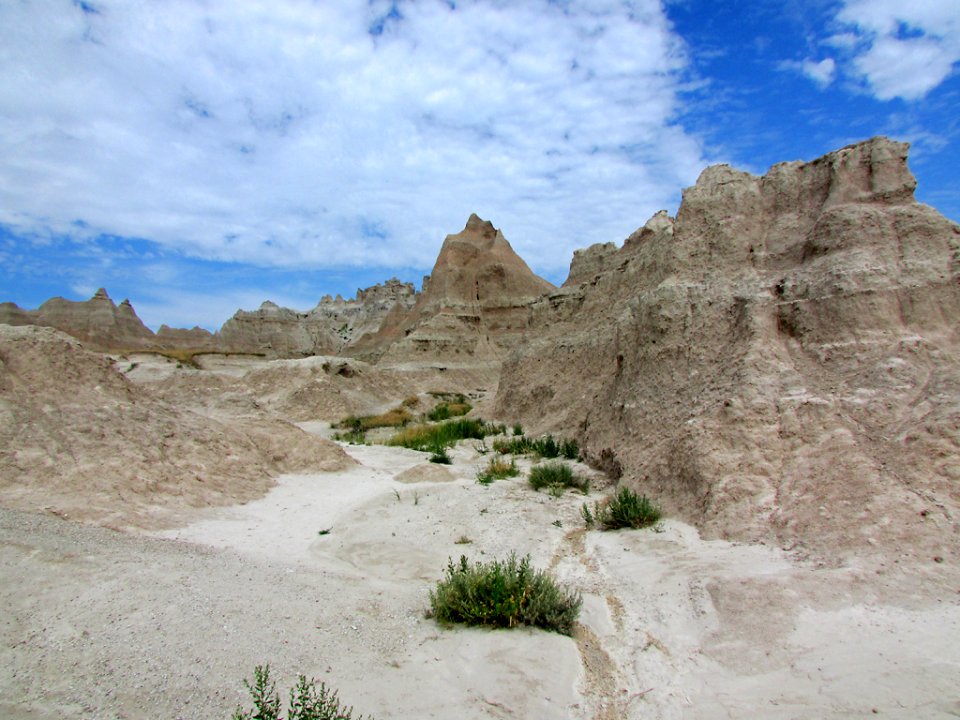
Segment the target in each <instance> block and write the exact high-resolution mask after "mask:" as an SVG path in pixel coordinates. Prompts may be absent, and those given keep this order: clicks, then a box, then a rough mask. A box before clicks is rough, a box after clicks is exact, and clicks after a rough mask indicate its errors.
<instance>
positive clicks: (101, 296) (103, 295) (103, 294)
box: [90, 288, 110, 300]
mask: <svg viewBox="0 0 960 720" xmlns="http://www.w3.org/2000/svg"><path fill="white" fill-rule="evenodd" d="M90 299H91V300H109V299H110V296H109V295H107V291H106V288H100V289H99V290H97V291H96V292H95V293H94V294H93V297H92V298H90Z"/></svg>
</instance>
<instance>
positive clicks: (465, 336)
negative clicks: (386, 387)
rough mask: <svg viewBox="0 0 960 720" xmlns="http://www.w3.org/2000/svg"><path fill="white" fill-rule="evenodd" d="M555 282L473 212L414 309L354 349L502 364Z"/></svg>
mask: <svg viewBox="0 0 960 720" xmlns="http://www.w3.org/2000/svg"><path fill="white" fill-rule="evenodd" d="M554 289H555V288H554V286H553V285H551V284H550V283H549V282H547V281H546V280H544V279H543V278H540V277H538V276H537V275H535V274H534V273H533V272H532V271H531V270H530V268H529V267H528V266H527V264H526V263H525V262H524V261H523V260H522V259H521V258H520V256H519V255H517V254H516V253H515V252H514V251H513V248H512V247H510V243H509V242H507V240H506V238H505V237H504V236H503V233H501V232H500V231H499V230H498V229H497V228H495V227H494V226H493V225H492V224H491V223H490V222H487V221H485V220H481V219H480V218H479V217H477V216H476V215H471V216H470V218H469V220H468V221H467V224H466V227H465V228H464V229H463V231H462V232H460V233H457V234H456V235H448V236H447V237H446V239H445V240H444V242H443V247H442V248H441V249H440V255H439V256H438V257H437V262H436V264H435V265H434V267H433V272H432V273H431V274H430V275H429V276H428V277H426V278H424V282H423V291H422V292H421V293H420V295H419V297H418V298H417V301H416V304H414V306H413V307H412V308H410V309H409V310H406V311H404V309H402V308H399V307H398V308H395V309H394V311H393V312H392V313H391V314H390V315H389V316H388V317H387V318H386V319H385V320H384V322H383V325H382V327H381V328H380V330H379V331H378V332H377V333H375V334H372V335H367V336H366V337H363V338H360V339H359V340H358V341H357V342H356V343H354V344H353V346H351V347H350V348H348V352H350V353H352V354H355V355H357V356H358V357H364V358H366V359H377V358H380V357H383V358H384V359H385V360H386V361H388V362H409V361H426V362H431V363H433V362H438V363H461V364H471V363H475V362H481V363H484V362H493V363H497V362H499V360H500V359H501V358H502V356H503V355H504V354H505V352H506V351H507V350H508V349H509V348H510V347H511V346H512V345H513V344H515V342H516V340H517V338H518V337H520V336H521V335H522V334H523V333H525V332H527V331H528V330H529V321H530V306H531V304H532V303H533V302H534V301H535V300H536V299H537V298H539V297H540V296H541V295H543V294H544V293H546V292H550V291H552V290H554Z"/></svg>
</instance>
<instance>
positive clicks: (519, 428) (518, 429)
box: [513, 423, 523, 435]
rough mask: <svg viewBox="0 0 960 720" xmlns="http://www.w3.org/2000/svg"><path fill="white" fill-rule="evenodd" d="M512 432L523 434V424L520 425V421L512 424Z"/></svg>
mask: <svg viewBox="0 0 960 720" xmlns="http://www.w3.org/2000/svg"><path fill="white" fill-rule="evenodd" d="M513 434H514V435H523V425H521V424H520V423H517V424H516V425H514V426H513Z"/></svg>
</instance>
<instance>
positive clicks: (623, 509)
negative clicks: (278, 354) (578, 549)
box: [580, 487, 663, 530]
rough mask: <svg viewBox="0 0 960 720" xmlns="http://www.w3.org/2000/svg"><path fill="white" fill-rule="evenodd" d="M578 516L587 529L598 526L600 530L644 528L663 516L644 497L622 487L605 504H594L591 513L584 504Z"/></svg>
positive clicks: (658, 509) (656, 507)
mask: <svg viewBox="0 0 960 720" xmlns="http://www.w3.org/2000/svg"><path fill="white" fill-rule="evenodd" d="M580 514H581V515H582V516H583V521H584V523H586V525H587V527H593V525H594V524H596V525H599V526H600V528H601V529H602V530H617V529H618V528H634V529H639V528H645V527H649V526H650V525H655V524H656V523H657V522H659V521H660V518H661V517H662V516H663V513H662V511H661V510H660V508H659V507H658V506H657V505H656V504H655V503H654V502H653V501H652V500H650V498H648V497H647V496H646V495H644V496H642V497H638V496H637V494H636V493H635V492H634V491H633V490H631V489H630V488H626V487H622V488H620V489H619V490H618V491H617V494H616V495H614V496H613V497H612V498H610V500H609V502H606V503H603V504H601V503H594V505H593V511H592V512H591V511H590V508H589V507H587V504H586V503H584V504H583V507H581V508H580Z"/></svg>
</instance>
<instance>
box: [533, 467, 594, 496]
mask: <svg viewBox="0 0 960 720" xmlns="http://www.w3.org/2000/svg"><path fill="white" fill-rule="evenodd" d="M530 487H532V488H533V489H534V490H542V489H543V488H547V489H548V490H549V491H550V492H551V494H553V495H554V496H557V497H558V496H560V495H562V494H563V491H564V489H566V488H568V487H572V488H577V489H578V490H580V491H582V492H587V491H588V489H589V481H588V480H586V478H581V477H578V476H577V475H575V474H574V472H573V470H571V469H570V466H569V465H566V464H564V463H562V462H549V463H544V464H543V465H535V466H534V467H533V468H531V469H530Z"/></svg>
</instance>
